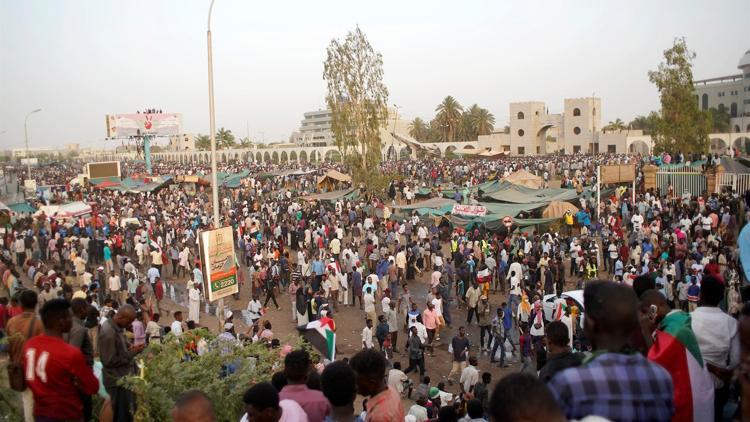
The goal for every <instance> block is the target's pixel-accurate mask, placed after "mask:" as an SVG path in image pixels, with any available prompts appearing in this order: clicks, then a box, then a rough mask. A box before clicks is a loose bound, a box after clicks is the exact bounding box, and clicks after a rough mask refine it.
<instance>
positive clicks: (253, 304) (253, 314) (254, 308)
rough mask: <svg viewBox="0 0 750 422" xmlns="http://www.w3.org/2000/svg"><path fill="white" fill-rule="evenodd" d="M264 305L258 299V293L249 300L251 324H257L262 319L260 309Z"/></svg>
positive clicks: (248, 310) (248, 311) (248, 308)
mask: <svg viewBox="0 0 750 422" xmlns="http://www.w3.org/2000/svg"><path fill="white" fill-rule="evenodd" d="M262 308H263V306H262V305H261V304H260V300H258V295H257V294H253V298H252V299H251V300H250V301H249V302H247V313H248V317H249V319H250V323H251V324H255V323H256V322H257V321H258V320H259V319H260V310H261V309H262Z"/></svg>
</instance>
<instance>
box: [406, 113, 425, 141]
mask: <svg viewBox="0 0 750 422" xmlns="http://www.w3.org/2000/svg"><path fill="white" fill-rule="evenodd" d="M428 131H429V128H428V127H427V123H425V121H424V120H422V118H420V117H416V118H414V120H412V121H411V123H410V124H409V136H411V137H412V138H414V139H416V140H417V141H419V142H424V141H425V140H426V139H427V132H428Z"/></svg>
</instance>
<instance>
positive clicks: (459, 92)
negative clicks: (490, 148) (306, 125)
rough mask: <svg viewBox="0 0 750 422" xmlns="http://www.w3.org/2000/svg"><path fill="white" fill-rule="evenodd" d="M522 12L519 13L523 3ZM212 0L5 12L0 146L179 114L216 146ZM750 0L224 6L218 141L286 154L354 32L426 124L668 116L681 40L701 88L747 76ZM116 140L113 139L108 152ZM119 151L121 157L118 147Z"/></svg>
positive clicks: (218, 27) (106, 1) (47, 0)
mask: <svg viewBox="0 0 750 422" xmlns="http://www.w3.org/2000/svg"><path fill="white" fill-rule="evenodd" d="M521 3H523V4H521ZM208 5H209V1H208V0H170V1H162V0H148V1H140V0H138V1H134V0H127V1H114V0H81V1H73V0H23V1H21V0H0V148H2V149H8V148H14V147H21V146H22V145H23V119H24V116H25V115H26V113H27V112H29V111H31V110H34V109H36V108H42V109H43V110H42V112H40V113H38V114H35V115H34V116H32V117H31V118H30V119H29V138H30V142H31V145H32V146H56V145H64V144H65V143H68V142H78V143H80V144H81V145H82V146H102V145H106V144H104V136H105V122H104V115H105V114H115V113H129V112H135V111H136V110H142V109H144V108H145V107H149V106H151V107H156V108H161V109H163V110H165V111H170V112H181V113H183V123H184V131H185V132H187V133H207V132H208V124H209V122H208V105H207V101H208V100H207V98H208V88H207V63H206V18H207V12H208ZM749 16H750V1H748V0H727V1H721V2H708V1H690V0H678V1H663V0H660V1H653V0H651V1H632V0H631V1H624V2H623V1H588V2H583V1H548V2H547V1H538V2H510V1H468V0H467V1H463V2H456V1H434V0H433V1H404V0H401V1H390V0H379V1H353V0H341V1H333V0H319V1H283V0H281V1H263V2H259V1H247V0H216V4H215V5H214V13H213V24H212V25H213V39H214V78H215V89H216V124H217V127H222V126H223V127H226V128H228V129H231V130H232V131H233V132H234V133H235V134H237V135H239V136H246V134H247V131H248V129H247V126H248V125H249V132H250V136H251V137H253V138H261V137H262V136H263V135H261V133H264V136H265V139H266V141H270V140H282V139H283V140H286V139H287V138H288V136H289V134H290V133H291V132H292V131H294V130H296V129H297V128H298V126H299V123H300V120H301V119H302V117H303V116H302V113H304V112H305V111H310V110H315V109H318V108H323V107H324V104H325V84H324V82H323V79H322V73H323V64H322V63H323V60H324V58H325V51H326V47H327V45H328V44H329V42H330V41H331V39H332V38H342V37H343V36H344V35H345V34H346V32H347V31H348V30H350V29H352V28H354V27H355V26H356V25H359V26H360V27H361V28H362V30H363V31H364V32H365V33H366V35H367V37H368V38H369V40H370V42H371V43H372V45H373V46H374V48H375V49H376V50H377V51H379V52H381V53H382V54H383V60H384V71H385V82H386V84H387V86H388V88H389V90H390V99H389V103H391V104H398V105H399V106H400V107H401V114H403V115H404V116H406V117H408V118H413V117H416V116H420V117H423V118H425V119H429V118H431V117H432V116H433V114H434V109H435V106H436V105H437V104H438V103H439V102H440V101H441V100H442V98H444V97H445V96H446V95H453V96H454V97H456V98H457V99H458V100H459V102H461V103H462V104H464V105H470V104H473V103H478V104H479V105H480V106H483V107H485V108H488V109H489V110H490V111H491V112H492V113H493V114H494V115H495V117H496V119H497V123H496V126H498V127H501V126H503V125H504V124H505V123H506V122H507V120H508V103H509V102H511V101H531V100H536V101H544V102H546V103H547V105H548V107H549V110H550V112H559V111H561V109H562V106H563V103H562V99H563V98H566V97H584V96H590V95H592V94H594V95H596V96H599V97H601V98H602V108H603V119H604V121H605V123H606V122H607V121H609V120H614V119H615V118H618V117H619V118H622V119H623V120H625V121H629V120H630V119H632V118H633V117H634V116H635V115H637V114H645V113H648V112H649V111H650V110H654V109H656V108H657V106H658V97H657V93H656V90H655V89H654V87H653V85H652V84H651V83H649V81H648V78H647V74H646V73H647V71H648V70H650V69H655V68H656V66H657V65H658V63H659V62H660V60H661V58H662V51H663V50H664V49H666V48H668V47H669V46H670V45H671V44H672V41H673V39H674V38H675V37H677V36H685V37H687V43H688V46H689V47H690V48H691V49H693V50H694V51H695V52H696V53H697V58H696V60H695V63H694V64H695V66H694V76H695V78H696V79H701V78H708V77H715V76H724V75H729V74H733V73H737V72H738V70H737V63H738V61H739V59H740V57H741V56H742V54H743V52H744V51H745V50H747V49H750V37H749V36H748V32H747V28H748V17H749ZM110 142H112V141H110ZM111 146H114V145H111Z"/></svg>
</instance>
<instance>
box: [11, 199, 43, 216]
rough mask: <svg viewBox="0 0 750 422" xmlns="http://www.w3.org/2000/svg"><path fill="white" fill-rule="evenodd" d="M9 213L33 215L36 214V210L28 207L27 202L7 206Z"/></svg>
mask: <svg viewBox="0 0 750 422" xmlns="http://www.w3.org/2000/svg"><path fill="white" fill-rule="evenodd" d="M7 208H9V209H10V210H11V211H13V212H15V213H29V214H31V213H34V212H36V208H34V207H32V206H31V205H29V204H28V203H27V202H19V203H16V204H8V207H7Z"/></svg>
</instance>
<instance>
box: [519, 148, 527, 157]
mask: <svg viewBox="0 0 750 422" xmlns="http://www.w3.org/2000/svg"><path fill="white" fill-rule="evenodd" d="M518 155H526V148H525V147H518Z"/></svg>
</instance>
